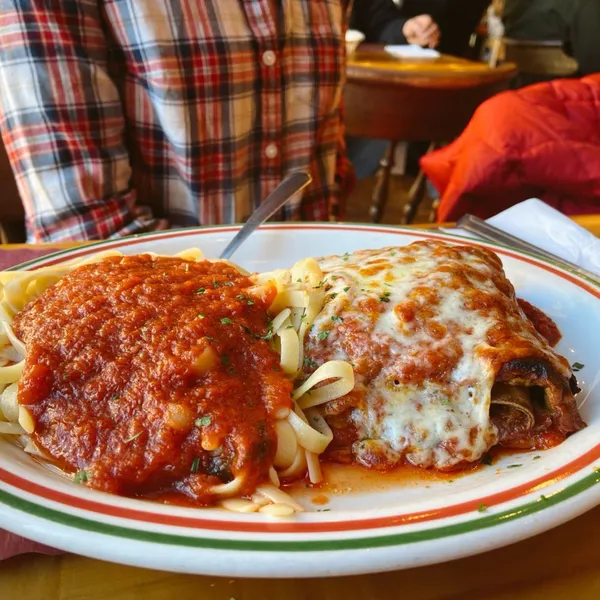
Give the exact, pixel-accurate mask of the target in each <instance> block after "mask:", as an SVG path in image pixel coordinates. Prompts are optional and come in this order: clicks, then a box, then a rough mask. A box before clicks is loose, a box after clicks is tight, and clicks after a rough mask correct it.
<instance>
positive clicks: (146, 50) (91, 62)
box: [0, 0, 347, 241]
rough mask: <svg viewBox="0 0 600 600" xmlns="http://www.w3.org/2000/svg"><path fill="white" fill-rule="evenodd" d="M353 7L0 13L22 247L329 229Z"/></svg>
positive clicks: (121, 3)
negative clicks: (160, 233)
mask: <svg viewBox="0 0 600 600" xmlns="http://www.w3.org/2000/svg"><path fill="white" fill-rule="evenodd" d="M346 4H347V0H0V127H1V129H2V136H3V139H4V143H5V146H6V149H7V152H8V156H9V159H10V161H11V164H12V166H13V169H14V172H15V175H16V179H17V184H18V186H19V192H20V194H21V197H22V199H23V203H24V206H25V210H26V215H27V227H28V234H29V239H30V240H31V241H49V240H52V241H56V240H67V239H71V240H76V239H95V238H107V237H111V236H120V235H125V234H130V233H139V232H142V231H149V230H153V229H157V228H161V227H166V226H173V227H180V226H190V225H198V224H202V225H206V224H213V223H231V222H239V221H242V220H244V219H245V218H247V217H248V216H249V214H250V213H251V212H252V210H253V209H254V208H256V206H257V205H258V204H259V203H260V202H261V200H262V199H264V198H265V196H266V195H267V194H268V193H269V192H270V191H271V190H272V189H273V188H274V187H275V185H276V184H277V183H278V182H279V181H280V180H281V178H282V177H283V176H284V175H285V174H286V173H288V172H290V171H295V170H306V171H308V172H310V173H311V175H312V177H313V183H312V184H311V187H310V188H309V189H308V190H307V192H306V193H305V194H304V196H303V197H302V198H295V199H294V200H292V201H291V202H290V203H289V204H288V205H287V206H286V207H285V208H284V210H283V211H282V213H281V214H280V215H278V218H283V219H300V218H304V219H309V220H329V219H331V218H332V215H335V210H336V206H338V204H339V199H340V193H341V188H342V187H343V184H344V181H345V178H346V174H347V173H346V168H347V162H346V160H345V157H344V152H343V148H342V146H343V131H342V123H341V114H340V113H341V109H340V100H341V90H342V84H343V75H344V64H345V48H344V27H345V21H346V16H347V14H346Z"/></svg>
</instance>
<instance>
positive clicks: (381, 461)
mask: <svg viewBox="0 0 600 600" xmlns="http://www.w3.org/2000/svg"><path fill="white" fill-rule="evenodd" d="M319 262H320V265H321V268H322V269H323V272H324V273H325V274H326V277H325V280H324V282H323V287H324V289H325V291H326V305H325V307H324V309H323V310H322V311H321V313H320V314H319V315H318V317H317V318H316V320H315V321H314V325H313V328H312V329H311V331H310V333H309V336H308V339H307V343H306V351H307V356H308V357H309V359H310V361H314V363H312V364H319V363H321V362H323V361H325V360H332V359H339V360H348V361H349V362H351V363H352V365H353V367H354V370H355V376H356V382H357V383H356V388H355V390H354V394H355V395H357V397H358V398H359V401H358V404H357V405H355V407H354V408H353V409H352V410H351V412H350V415H349V421H350V424H351V425H352V427H353V428H354V429H355V431H356V435H355V439H354V443H353V445H352V454H353V457H354V459H355V460H356V461H357V462H359V463H362V464H364V465H365V466H371V467H380V468H387V467H389V466H392V465H394V464H397V463H398V462H400V461H401V460H403V459H406V460H408V461H409V462H411V463H412V464H415V465H418V466H421V467H435V468H438V469H449V468H452V467H453V466H455V465H457V464H459V463H461V462H464V461H468V462H470V461H475V460H478V459H479V458H481V456H482V455H483V454H484V453H485V452H486V451H487V450H488V449H489V448H490V447H491V446H492V445H493V444H494V443H496V441H497V431H496V428H495V426H494V425H493V424H492V423H491V421H490V416H489V412H490V395H491V389H492V385H493V383H494V379H495V376H496V373H497V372H498V370H499V369H500V367H501V366H502V364H503V363H504V362H506V361H507V360H509V359H511V358H514V357H515V356H516V357H524V356H535V357H538V358H540V359H544V360H546V361H547V362H548V363H549V364H551V365H552V366H553V367H554V368H555V369H557V370H558V371H559V372H561V373H562V374H563V375H565V376H568V374H569V366H568V363H566V361H565V360H564V359H562V358H560V357H559V356H558V355H556V354H555V353H554V352H553V351H552V350H551V349H550V347H549V346H548V345H547V343H546V342H545V341H544V340H543V339H542V338H541V336H540V335H539V334H537V332H536V331H535V330H534V328H533V326H532V325H531V323H529V321H528V320H527V319H526V318H525V317H524V315H523V313H522V312H521V310H520V308H519V306H518V304H517V302H516V299H515V296H514V290H513V288H512V286H511V285H510V283H509V282H508V280H507V279H506V278H505V276H504V273H503V271H502V266H501V263H500V261H499V259H498V258H497V257H496V256H495V255H494V254H492V253H490V252H487V251H483V250H478V249H475V248H472V247H453V246H449V245H446V244H442V243H438V242H425V243H423V242H422V243H417V244H412V245H411V246H407V247H400V248H385V249H381V250H368V251H360V252H356V253H354V254H350V255H344V256H332V257H328V258H323V259H320V261H319ZM490 336H492V337H490ZM494 336H495V337H494ZM499 340H500V341H499ZM355 404H356V403H355Z"/></svg>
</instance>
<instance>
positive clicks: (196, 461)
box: [190, 456, 200, 473]
mask: <svg viewBox="0 0 600 600" xmlns="http://www.w3.org/2000/svg"><path fill="white" fill-rule="evenodd" d="M199 468H200V459H199V458H198V457H197V456H196V458H195V459H194V460H193V461H192V466H191V467H190V472H191V473H197V472H198V469H199Z"/></svg>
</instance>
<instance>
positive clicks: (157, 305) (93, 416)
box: [13, 255, 292, 505]
mask: <svg viewBox="0 0 600 600" xmlns="http://www.w3.org/2000/svg"><path fill="white" fill-rule="evenodd" d="M275 294H276V289H275V288H274V287H273V286H269V285H256V284H255V282H253V281H252V280H251V279H250V278H249V277H247V276H246V275H244V274H242V273H240V272H239V271H238V270H237V269H236V268H234V267H233V266H231V265H229V264H227V263H224V262H211V261H206V260H202V261H199V262H193V261H189V260H183V259H181V258H168V257H151V256H149V255H136V256H129V257H120V256H116V257H110V258H107V259H105V260H103V261H101V262H99V263H96V264H93V265H85V266H81V267H78V268H77V269H75V270H74V271H72V272H71V273H69V274H68V275H66V276H65V277H63V278H62V279H61V280H60V281H58V283H56V284H55V285H53V286H52V287H50V288H48V289H47V290H46V292H45V293H44V294H43V295H41V296H40V297H39V298H37V299H36V300H34V301H32V302H31V303H29V304H28V305H27V306H26V307H25V308H24V309H23V310H22V311H21V312H20V313H18V314H17V315H16V317H15V319H14V323H13V327H14V331H15V333H16V335H17V336H18V337H19V338H20V339H21V340H22V341H23V342H24V343H25V344H26V346H27V358H26V362H25V366H24V370H23V374H22V377H21V379H20V383H19V391H18V400H19V404H20V405H21V406H24V407H26V408H27V409H28V410H29V412H30V413H31V417H32V418H33V421H34V423H35V431H34V433H33V434H32V437H33V440H34V442H35V443H36V445H37V446H38V448H39V449H40V450H41V451H42V452H43V453H44V454H46V455H48V456H50V457H51V458H52V459H53V460H54V461H56V462H57V463H58V464H59V465H60V466H61V467H62V468H64V469H66V470H68V471H72V472H77V477H79V479H80V480H82V481H84V482H86V483H87V484H88V485H89V486H91V487H94V488H96V489H100V490H103V491H107V492H113V493H118V494H124V495H135V496H153V497H156V495H157V494H159V495H160V494H168V495H169V496H171V497H172V495H173V493H175V494H181V495H182V496H184V497H187V498H188V499H190V498H191V499H193V501H194V502H195V503H197V504H198V505H203V504H210V503H212V502H214V501H215V499H216V498H217V497H218V496H219V495H220V493H221V491H223V490H226V491H227V492H228V493H229V494H231V492H233V491H235V495H236V496H243V495H245V494H252V493H253V492H254V491H255V489H256V487H257V486H258V485H260V484H262V483H266V482H268V481H269V469H270V468H271V467H272V464H273V457H274V455H275V451H276V447H277V435H276V427H275V423H276V420H277V418H278V415H279V414H280V413H281V412H282V411H283V413H286V412H289V409H290V408H291V407H292V400H291V392H292V382H291V380H290V378H289V377H286V376H285V374H284V373H283V371H282V369H281V367H280V364H279V355H278V354H277V352H275V351H274V350H272V349H271V348H270V347H269V345H268V341H267V339H266V338H269V316H268V314H267V309H268V307H269V306H270V304H271V303H272V302H273V299H274V297H275ZM232 486H234V487H235V490H233V489H232Z"/></svg>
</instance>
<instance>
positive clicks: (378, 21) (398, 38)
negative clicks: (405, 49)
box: [350, 0, 408, 44]
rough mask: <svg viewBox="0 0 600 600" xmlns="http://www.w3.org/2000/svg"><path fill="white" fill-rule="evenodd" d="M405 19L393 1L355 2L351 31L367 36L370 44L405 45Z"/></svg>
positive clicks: (360, 0) (371, 0)
mask: <svg viewBox="0 0 600 600" xmlns="http://www.w3.org/2000/svg"><path fill="white" fill-rule="evenodd" d="M407 20H408V19H407V18H405V17H403V16H402V14H401V13H400V10H399V9H398V7H397V6H396V5H395V4H394V2H393V0H354V5H353V8H352V13H351V15H350V29H357V30H358V31H362V33H364V34H365V42H367V43H370V44H405V43H406V38H405V37H404V35H402V28H403V27H404V23H406V21H407Z"/></svg>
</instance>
